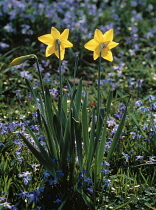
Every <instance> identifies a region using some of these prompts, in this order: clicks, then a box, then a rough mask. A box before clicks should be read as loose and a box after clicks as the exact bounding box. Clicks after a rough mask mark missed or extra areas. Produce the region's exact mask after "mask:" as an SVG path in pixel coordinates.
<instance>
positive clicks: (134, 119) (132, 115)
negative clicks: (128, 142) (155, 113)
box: [128, 112, 147, 138]
mask: <svg viewBox="0 0 156 210" xmlns="http://www.w3.org/2000/svg"><path fill="white" fill-rule="evenodd" d="M128 114H129V115H130V116H131V117H132V119H133V121H134V123H135V125H136V126H137V128H138V130H139V131H140V132H141V133H142V135H143V136H144V137H145V138H147V135H146V133H145V132H144V131H143V130H142V129H141V126H140V125H139V123H138V122H137V119H136V117H135V115H134V114H133V113H130V112H129V113H128Z"/></svg>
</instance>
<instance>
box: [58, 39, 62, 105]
mask: <svg viewBox="0 0 156 210" xmlns="http://www.w3.org/2000/svg"><path fill="white" fill-rule="evenodd" d="M58 53H59V78H60V100H61V101H62V72H61V52H60V42H59V41H58Z"/></svg>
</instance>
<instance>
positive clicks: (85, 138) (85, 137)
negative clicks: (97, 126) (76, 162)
mask: <svg viewBox="0 0 156 210" xmlns="http://www.w3.org/2000/svg"><path fill="white" fill-rule="evenodd" d="M87 104H88V93H86V96H85V99H84V102H83V105H82V136H83V141H84V149H85V154H86V156H88V145H89V136H88V111H87Z"/></svg>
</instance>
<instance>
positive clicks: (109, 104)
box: [106, 91, 113, 115]
mask: <svg viewBox="0 0 156 210" xmlns="http://www.w3.org/2000/svg"><path fill="white" fill-rule="evenodd" d="M112 98H113V91H110V92H109V96H108V99H107V104H106V112H107V115H108V114H109V112H110V107H111V102H112Z"/></svg>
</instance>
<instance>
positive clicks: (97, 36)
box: [94, 29, 103, 43]
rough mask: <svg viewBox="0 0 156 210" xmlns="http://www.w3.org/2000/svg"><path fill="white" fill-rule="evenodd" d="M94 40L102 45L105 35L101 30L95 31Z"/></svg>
mask: <svg viewBox="0 0 156 210" xmlns="http://www.w3.org/2000/svg"><path fill="white" fill-rule="evenodd" d="M94 39H95V41H97V42H98V43H102V42H103V34H102V32H101V31H100V30H99V29H96V30H95V33H94Z"/></svg>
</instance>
